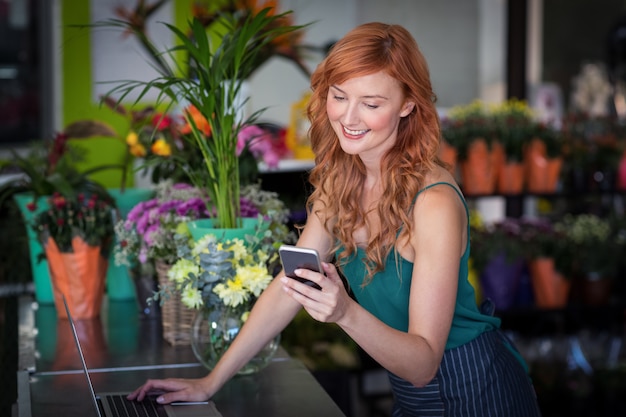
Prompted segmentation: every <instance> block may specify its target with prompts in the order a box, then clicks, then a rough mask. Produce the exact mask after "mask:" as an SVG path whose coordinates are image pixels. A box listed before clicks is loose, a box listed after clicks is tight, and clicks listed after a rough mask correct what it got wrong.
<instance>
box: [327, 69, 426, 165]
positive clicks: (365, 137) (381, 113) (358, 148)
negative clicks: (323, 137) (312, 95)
mask: <svg viewBox="0 0 626 417" xmlns="http://www.w3.org/2000/svg"><path fill="white" fill-rule="evenodd" d="M414 106H415V105H414V103H413V102H409V101H406V100H405V98H404V94H403V91H402V88H401V86H400V83H399V82H398V81H397V80H395V79H394V78H392V77H391V76H389V75H387V74H386V73H384V72H377V73H374V74H369V75H364V76H360V77H354V78H350V79H348V80H346V81H345V82H343V83H341V84H334V85H331V86H330V88H329V89H328V100H327V101H326V113H327V114H328V119H329V120H330V123H331V126H332V127H333V130H334V131H335V133H336V134H337V137H338V138H339V142H340V144H341V148H342V149H343V151H344V152H346V153H348V154H352V155H356V154H358V155H359V156H361V158H363V157H379V156H381V155H383V154H384V152H385V151H387V150H388V149H390V148H391V147H392V146H393V145H394V144H395V143H396V137H397V133H398V124H399V123H400V119H401V118H403V117H406V116H407V115H409V114H410V113H411V111H412V110H413V107H414Z"/></svg>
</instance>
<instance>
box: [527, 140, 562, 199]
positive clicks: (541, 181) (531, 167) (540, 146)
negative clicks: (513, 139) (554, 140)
mask: <svg viewBox="0 0 626 417" xmlns="http://www.w3.org/2000/svg"><path fill="white" fill-rule="evenodd" d="M524 165H525V167H526V188H527V190H528V191H529V192H531V193H554V192H555V191H556V189H557V186H558V182H559V178H560V176H561V167H562V165H563V158H561V157H555V158H549V157H548V156H547V152H546V145H545V143H543V142H542V141H541V140H540V139H533V140H531V141H530V143H529V144H528V146H527V147H526V150H525V153H524Z"/></svg>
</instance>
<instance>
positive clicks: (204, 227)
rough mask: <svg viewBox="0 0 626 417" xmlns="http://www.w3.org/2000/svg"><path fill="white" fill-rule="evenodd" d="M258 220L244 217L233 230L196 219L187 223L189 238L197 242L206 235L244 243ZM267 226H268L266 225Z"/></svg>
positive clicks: (212, 220)
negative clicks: (239, 224)
mask: <svg viewBox="0 0 626 417" xmlns="http://www.w3.org/2000/svg"><path fill="white" fill-rule="evenodd" d="M258 223H259V220H258V219H257V218H256V217H255V218H247V217H244V218H242V219H241V227H239V228H234V229H223V228H216V227H215V220H214V219H198V220H192V221H189V222H187V227H188V228H189V233H191V237H192V238H193V239H194V240H195V241H198V240H200V239H202V238H203V237H204V236H206V235H208V234H212V235H215V236H217V237H218V238H220V239H225V240H232V239H236V238H237V239H242V240H244V241H245V239H246V235H254V234H255V232H256V228H257V225H258ZM268 226H269V225H268Z"/></svg>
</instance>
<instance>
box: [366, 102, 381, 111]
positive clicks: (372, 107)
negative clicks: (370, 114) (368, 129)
mask: <svg viewBox="0 0 626 417" xmlns="http://www.w3.org/2000/svg"><path fill="white" fill-rule="evenodd" d="M365 107H367V108H368V109H372V110H374V109H377V108H378V105H377V104H367V103H365Z"/></svg>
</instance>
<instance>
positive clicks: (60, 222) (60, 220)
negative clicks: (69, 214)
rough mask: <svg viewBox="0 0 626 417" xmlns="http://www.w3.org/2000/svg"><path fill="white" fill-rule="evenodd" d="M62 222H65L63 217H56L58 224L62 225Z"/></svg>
mask: <svg viewBox="0 0 626 417" xmlns="http://www.w3.org/2000/svg"><path fill="white" fill-rule="evenodd" d="M64 224H65V219H63V218H62V217H59V218H57V225H58V226H63V225H64Z"/></svg>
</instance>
